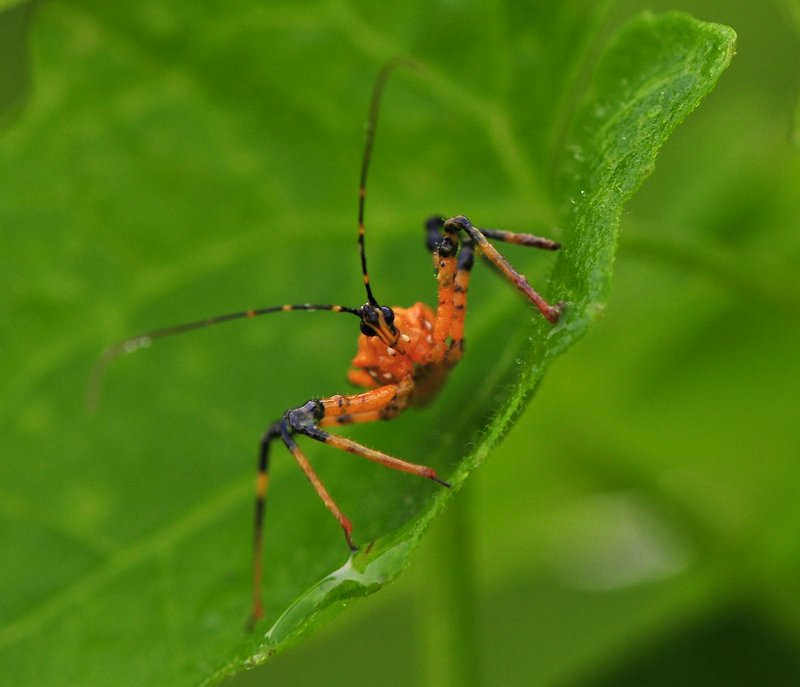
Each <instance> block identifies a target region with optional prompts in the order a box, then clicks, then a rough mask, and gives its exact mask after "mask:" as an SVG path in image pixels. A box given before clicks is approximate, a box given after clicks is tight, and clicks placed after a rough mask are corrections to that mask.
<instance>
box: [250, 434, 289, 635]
mask: <svg viewBox="0 0 800 687" xmlns="http://www.w3.org/2000/svg"><path fill="white" fill-rule="evenodd" d="M280 425H281V423H280V422H276V423H275V424H274V425H272V426H271V427H270V428H269V429H268V430H267V431H266V433H265V434H264V437H263V438H262V439H261V445H260V448H259V453H258V476H257V477H256V503H255V513H254V526H253V611H252V613H251V614H250V619H249V620H248V621H247V629H248V630H250V629H252V628H253V625H255V623H256V621H257V620H258V619H259V618H261V617H262V616H263V615H264V604H263V602H262V599H261V580H262V577H263V561H262V558H263V549H264V507H265V504H266V498H267V487H268V486H269V445H270V443H272V440H273V439H275V438H276V437H279V436H280V434H281V429H280Z"/></svg>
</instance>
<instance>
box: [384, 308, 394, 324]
mask: <svg viewBox="0 0 800 687" xmlns="http://www.w3.org/2000/svg"><path fill="white" fill-rule="evenodd" d="M381 312H382V313H383V319H384V320H386V324H392V323H393V322H394V310H392V309H391V308H387V307H386V306H385V305H382V306H381Z"/></svg>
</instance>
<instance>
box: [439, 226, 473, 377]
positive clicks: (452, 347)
mask: <svg viewBox="0 0 800 687" xmlns="http://www.w3.org/2000/svg"><path fill="white" fill-rule="evenodd" d="M474 252H475V244H473V242H472V239H471V238H467V239H466V240H464V241H462V244H461V250H460V251H459V252H458V260H457V263H456V280H455V285H454V286H453V316H452V318H451V319H450V336H449V343H448V347H447V353H446V356H445V363H446V364H447V366H448V367H453V366H454V365H455V364H456V363H457V362H458V361H459V360H460V359H461V356H462V355H463V353H464V317H465V316H466V314H467V292H468V291H469V278H470V275H471V274H472V265H473V264H474V262H475V256H474Z"/></svg>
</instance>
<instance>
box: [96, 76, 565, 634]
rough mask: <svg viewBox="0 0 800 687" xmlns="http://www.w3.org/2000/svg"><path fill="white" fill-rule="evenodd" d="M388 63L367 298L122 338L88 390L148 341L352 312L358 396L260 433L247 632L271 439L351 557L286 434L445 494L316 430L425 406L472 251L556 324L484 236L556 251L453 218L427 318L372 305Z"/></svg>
mask: <svg viewBox="0 0 800 687" xmlns="http://www.w3.org/2000/svg"><path fill="white" fill-rule="evenodd" d="M396 65H397V61H396V60H395V61H392V62H390V63H388V64H387V65H386V66H385V67H384V68H383V69H382V71H381V72H380V73H379V75H378V77H377V79H376V81H375V85H374V88H373V93H372V100H371V104H370V110H369V118H368V122H367V135H366V145H365V147H364V156H363V158H362V163H361V177H360V182H359V192H358V251H359V256H360V259H361V274H362V278H363V282H364V288H365V290H366V296H367V301H366V303H364V304H363V305H361V306H360V307H357V308H353V307H348V306H344V305H330V304H327V305H315V304H311V303H303V304H299V305H279V306H272V307H267V308H259V309H254V310H243V311H240V312H234V313H227V314H225V315H218V316H216V317H211V318H208V319H204V320H199V321H195V322H188V323H185V324H180V325H177V326H173V327H166V328H164V329H156V330H153V331H149V332H145V333H143V334H140V335H138V336H134V337H131V338H129V339H125V340H124V341H121V342H119V343H117V344H115V345H113V346H111V347H109V348H107V349H106V350H105V351H104V353H103V355H102V356H101V359H100V360H99V362H98V365H97V367H96V369H95V373H94V375H93V382H92V384H91V386H92V389H93V392H92V395H93V396H94V395H96V390H97V388H98V385H99V380H100V377H101V376H102V372H103V370H104V369H105V366H106V365H107V364H108V363H109V362H110V361H111V360H113V359H115V358H117V357H118V356H120V355H122V354H124V353H129V352H132V351H134V350H137V349H139V348H144V347H147V346H149V345H150V344H151V342H152V341H153V340H155V339H161V338H165V337H168V336H173V335H175V334H182V333H185V332H189V331H192V330H195V329H202V328H205V327H210V326H213V325H217V324H221V323H223V322H229V321H231V320H239V319H248V318H253V317H259V316H261V315H267V314H270V313H277V312H292V311H299V310H306V311H326V310H327V311H330V312H340V313H347V314H349V315H355V316H356V317H357V318H358V320H359V326H360V331H361V333H360V335H359V338H358V350H357V353H356V355H355V357H354V358H353V361H352V367H351V369H350V371H349V372H348V375H347V377H348V379H349V381H350V382H351V383H352V384H354V385H355V386H358V387H363V388H365V389H366V391H362V392H361V393H355V394H346V395H335V396H329V397H328V398H313V399H310V400H308V401H306V402H305V403H303V404H301V405H299V406H296V407H294V408H290V409H288V410H287V411H286V412H285V413H284V414H283V415H282V416H281V418H280V419H279V420H278V421H276V422H275V423H273V424H272V425H270V426H269V428H268V429H267V431H266V433H265V434H264V436H263V438H262V439H261V443H260V450H259V455H258V476H257V479H256V498H255V517H254V521H255V523H254V536H253V608H252V613H251V617H250V621H249V626H252V624H253V623H255V621H257V620H258V619H259V618H260V617H261V616H262V615H263V605H262V599H261V580H262V542H263V526H264V504H265V498H266V494H267V485H268V467H269V449H270V445H271V444H272V442H273V441H275V440H280V441H281V442H282V443H283V444H284V445H285V446H286V448H287V449H288V450H289V452H290V453H291V454H292V455H293V456H294V458H295V460H296V461H297V464H298V465H299V467H300V469H301V470H302V471H303V472H304V473H305V475H306V477H307V478H308V480H309V481H310V482H311V485H312V486H313V487H314V489H315V490H316V492H317V494H318V496H319V497H320V499H322V502H323V503H324V504H325V507H326V508H327V509H328V510H329V511H330V512H331V513H332V514H333V516H334V517H335V518H336V520H337V521H338V522H339V525H340V526H341V527H342V530H343V531H344V536H345V539H346V541H347V545H348V546H349V547H350V550H351V551H356V550H357V547H356V545H355V542H354V541H353V538H352V535H351V532H352V526H351V524H350V521H349V520H348V519H347V517H345V515H344V514H343V513H342V512H341V510H339V507H338V506H337V505H336V502H335V501H334V500H333V498H332V497H331V496H330V494H329V493H328V491H327V489H326V488H325V486H324V485H323V484H322V482H321V481H320V479H319V477H317V474H316V473H315V472H314V469H313V468H312V467H311V464H310V463H309V461H308V459H307V458H306V456H305V454H304V453H303V451H302V450H301V449H300V447H299V446H298V444H297V442H296V440H295V437H296V436H297V435H303V436H306V437H309V438H311V439H314V440H315V441H319V442H321V443H323V444H328V445H329V446H332V447H334V448H338V449H341V450H343V451H347V452H349V453H353V454H355V455H357V456H360V457H362V458H366V459H368V460H371V461H374V462H376V463H380V464H381V465H384V466H386V467H388V468H392V469H394V470H399V471H401V472H408V473H411V474H414V475H418V476H420V477H425V478H427V479H429V480H432V481H433V482H436V483H438V484H440V485H441V486H444V487H449V486H450V485H449V484H448V483H447V482H446V481H444V480H443V479H441V478H440V477H439V476H438V475H437V474H436V471H435V470H433V469H432V468H430V467H427V466H424V465H417V464H415V463H409V462H406V461H404V460H400V459H399V458H395V457H394V456H391V455H388V454H386V453H382V452H381V451H377V450H375V449H371V448H368V447H366V446H363V445H361V444H359V443H356V442H355V441H352V440H351V439H347V438H345V437H342V436H339V435H336V434H331V433H330V432H328V431H327V430H326V429H324V428H325V427H329V426H332V425H347V424H352V423H357V422H373V421H375V420H390V419H392V418H394V417H396V416H397V415H398V414H399V413H401V412H402V411H403V410H405V409H406V408H408V407H409V406H413V405H422V404H424V403H426V402H427V401H429V400H430V399H431V398H432V397H433V396H434V395H435V394H436V393H437V392H438V391H439V389H440V388H441V386H442V384H443V383H444V381H445V379H446V377H447V375H448V373H449V372H450V370H451V369H452V368H453V367H454V366H455V365H456V363H457V362H458V361H459V359H460V358H461V356H462V354H463V351H464V337H463V332H464V316H465V313H466V305H467V289H468V286H469V279H470V270H471V269H472V266H473V261H474V255H475V254H476V253H477V254H479V255H482V256H483V257H484V258H486V259H488V260H489V261H490V262H491V263H492V265H493V266H494V267H495V268H497V270H499V272H500V273H501V274H502V275H503V276H505V277H506V278H507V279H508V280H509V281H510V282H511V283H512V284H513V285H514V286H516V288H517V289H519V290H520V291H521V292H522V293H523V294H524V295H525V296H526V297H527V298H528V299H529V300H530V301H531V302H532V303H533V304H534V305H535V306H536V308H537V309H538V310H539V312H540V313H541V314H542V315H543V316H544V317H545V318H546V319H547V320H548V321H550V322H551V323H555V322H556V321H557V320H558V318H559V315H560V313H561V309H562V307H563V303H558V304H557V305H550V304H548V303H547V302H546V301H545V300H544V299H543V298H542V297H541V296H540V295H539V294H538V293H537V292H536V291H535V290H534V289H533V287H532V286H531V285H530V284H529V283H528V280H527V279H526V278H525V277H524V276H523V275H522V274H520V273H519V272H517V271H516V270H515V269H514V268H513V267H512V266H511V264H510V263H509V262H508V261H507V260H506V259H505V258H504V257H503V256H502V255H501V254H500V253H498V251H497V250H496V249H495V248H494V246H493V245H492V244H490V243H489V241H488V239H493V240H496V241H502V242H506V243H515V244H519V245H523V246H532V247H534V248H541V249H544V250H551V251H552V250H557V249H558V248H559V244H558V243H556V242H555V241H551V240H549V239H545V238H541V237H538V236H533V235H531V234H522V233H513V232H509V231H502V230H497V229H481V228H478V227H475V226H474V225H473V224H472V223H471V222H470V221H469V220H468V219H467V218H466V217H464V216H461V215H459V216H456V217H452V218H450V219H447V220H445V219H443V218H441V217H432V218H430V219H429V220H428V221H427V222H426V223H425V231H426V245H427V248H428V250H429V251H430V252H431V253H432V255H433V259H434V265H435V267H436V278H437V281H438V296H439V299H438V305H437V307H436V309H435V311H434V310H433V309H431V308H430V307H429V306H428V305H426V304H425V303H415V304H414V305H412V306H411V307H408V308H401V307H388V306H385V305H381V304H380V303H379V301H378V300H377V299H376V298H375V295H374V293H373V291H372V286H371V284H370V279H369V274H368V271H367V257H366V252H365V248H364V233H365V232H364V205H365V198H366V182H367V171H368V169H369V164H370V159H371V156H372V146H373V143H374V141H375V130H376V126H377V121H378V110H379V106H380V102H381V97H382V94H383V90H384V87H385V85H386V81H387V78H388V76H389V74H390V73H391V72H392V70H393V69H394V68H395V66H396Z"/></svg>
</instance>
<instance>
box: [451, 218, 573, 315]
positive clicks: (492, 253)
mask: <svg viewBox="0 0 800 687" xmlns="http://www.w3.org/2000/svg"><path fill="white" fill-rule="evenodd" d="M443 231H444V234H445V237H446V236H448V234H449V233H452V232H456V233H457V232H458V231H463V232H464V234H465V236H468V237H469V238H470V239H471V240H472V242H473V243H474V244H475V248H476V249H477V250H478V251H480V252H481V253H482V254H483V255H484V256H485V257H486V258H487V259H488V260H490V261H491V262H492V264H493V265H494V266H495V267H496V268H497V269H498V270H499V271H500V272H501V273H502V274H503V276H505V277H506V279H508V280H509V281H510V282H511V283H512V284H514V286H516V287H517V288H518V289H519V290H520V291H522V293H523V294H525V296H527V297H528V299H530V301H531V302H532V303H533V304H534V305H535V306H536V307H537V308H538V309H539V312H541V313H542V315H544V317H545V318H546V319H547V320H548V321H550V322H552V323H555V322H557V321H558V318H559V316H560V315H561V310H562V308H563V306H564V304H563V303H558V304H556V305H550V304H549V303H548V302H547V301H546V300H545V299H544V298H542V296H540V295H539V294H538V293H537V292H536V290H535V289H534V288H533V287H532V286H531V285H530V283H529V282H528V280H527V278H526V277H525V276H524V275H523V274H520V273H519V272H517V271H516V270H515V269H514V268H513V267H512V266H511V263H509V262H508V260H506V259H505V258H504V257H503V256H502V255H501V254H500V253H499V252H498V251H497V249H496V248H495V247H494V246H493V245H492V244H491V243H489V241H487V239H486V235H489V236H491V237H492V238H496V239H499V240H501V241H506V242H510V243H520V244H522V245H532V246H536V247H539V248H546V249H548V250H556V249H557V248H558V244H556V243H554V242H549V243H548V244H544V245H541V241H542V239H540V237H536V236H532V235H530V234H518V235H515V234H513V232H502V231H498V230H494V229H485V230H482V229H478V228H477V227H474V226H473V225H472V222H470V221H469V220H468V219H467V218H466V217H464V216H462V215H459V216H457V217H452V218H451V219H448V220H447V221H446V222H445V223H444V226H443Z"/></svg>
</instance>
